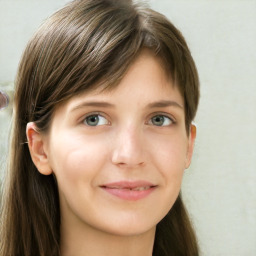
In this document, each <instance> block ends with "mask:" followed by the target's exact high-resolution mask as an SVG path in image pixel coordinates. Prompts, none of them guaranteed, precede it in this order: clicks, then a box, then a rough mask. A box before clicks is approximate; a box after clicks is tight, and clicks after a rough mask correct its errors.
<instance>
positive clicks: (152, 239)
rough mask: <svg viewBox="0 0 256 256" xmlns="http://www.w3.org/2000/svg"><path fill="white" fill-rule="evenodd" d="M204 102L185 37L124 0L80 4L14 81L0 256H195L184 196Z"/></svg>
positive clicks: (54, 21) (38, 39) (55, 22)
mask: <svg viewBox="0 0 256 256" xmlns="http://www.w3.org/2000/svg"><path fill="white" fill-rule="evenodd" d="M198 100H199V82H198V76H197V71H196V67H195V64H194V61H193V59H192V57H191V54H190V51H189V49H188V47H187V44H186V42H185V40H184V38H183V37H182V35H181V33H180V32H179V31H178V30H177V29H176V28H175V27H174V26H173V25H172V24H171V23H170V22H169V21H168V20H167V19H166V18H165V17H164V16H163V15H161V14H159V13H157V12H155V11H153V10H151V9H149V8H147V7H145V6H142V5H139V4H134V3H132V1H126V0H76V1H73V2H71V3H70V4H68V5H67V6H65V7H64V8H63V9H61V10H59V11H58V12H56V13H55V14H54V15H53V16H51V17H50V18H49V19H48V20H47V21H46V22H45V23H44V24H43V25H42V26H41V28H40V29H39V30H38V32H37V33H36V34H35V35H34V37H33V38H32V39H31V41H30V42H29V43H28V45H27V47H26V50H25V52H24V54H23V57H22V60H21V63H20V67H19V71H18V75H17V81H16V94H15V102H14V123H13V130H12V141H11V146H10V147H11V150H10V160H9V166H8V172H7V175H6V179H5V183H4V189H3V199H2V208H1V209H2V210H1V233H0V238H1V244H0V255H3V256H6V255H10V256H11V255H12V256H16V255H19V256H21V255H27V256H31V255H47V256H49V255H53V256H55V255H61V256H72V255H74V256H79V255H86V256H90V255H93V256H99V255H111V256H115V255H118V256H120V255H123V256H129V255H132V256H136V255H138V256H149V255H156V256H159V255H160V256H161V255H166V256H167V255H168V256H170V255H175V256H176V255H184V256H185V255H186V256H190V255H191V256H192V255H193V256H195V255H198V247H197V242H196V238H195V235H194V231H193V228H192V226H191V224H190V221H189V218H188V216H187V213H186V210H185V208H184V205H183V203H182V199H181V196H180V193H179V192H180V187H181V181H182V175H183V172H184V170H185V169H186V168H187V167H188V166H189V165H190V161H191V157H192V153H193V145H194V140H195V136H196V129H195V127H194V126H193V125H192V120H193V118H194V117H195V114H196V110H197V106H198Z"/></svg>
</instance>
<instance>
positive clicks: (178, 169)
mask: <svg viewBox="0 0 256 256" xmlns="http://www.w3.org/2000/svg"><path fill="white" fill-rule="evenodd" d="M184 120H185V116H184V102H183V98H182V97H181V95H180V93H179V91H178V89H177V87H175V86H173V84H172V81H171V80H170V79H169V78H168V77H167V76H166V73H165V71H164V70H163V68H162V66H161V62H160V61H159V59H157V58H156V57H154V56H153V55H152V54H151V53H150V52H148V51H143V52H142V53H141V54H140V56H139V57H138V58H137V59H136V61H135V62H134V63H133V64H132V65H131V67H130V68H129V69H128V72H127V73H126V75H125V76H124V78H123V79H122V81H121V82H120V84H119V85H118V87H117V88H115V89H114V90H113V91H111V92H104V93H102V92H101V93H100V92H97V91H94V92H90V93H86V94H82V95H80V96H77V97H74V98H72V99H71V100H69V101H68V102H67V103H65V104H63V105H62V106H60V107H59V108H57V110H56V112H55V114H54V117H53V119H52V124H51V128H50V131H49V133H48V134H47V135H45V136H44V137H43V146H42V148H43V152H44V158H45V160H44V162H43V164H42V165H44V166H40V161H39V163H37V166H38V165H39V166H38V169H39V171H40V170H42V171H41V172H44V171H46V172H49V173H50V172H53V173H54V174H55V176H56V179H57V182H58V188H59V195H60V207H61V216H62V223H69V224H70V225H74V226H75V225H80V226H81V225H83V226H84V227H90V228H94V229H97V230H101V231H103V232H107V233H111V234H115V235H136V234H140V233H143V232H147V231H150V230H152V231H154V230H155V226H156V224H157V223H158V222H159V221H160V220H161V219H162V218H163V217H164V216H165V215H166V214H167V212H168V211H169V210H170V208H171V207H172V206H173V204H174V202H175V200H176V198H177V196H178V194H179V191H180V187H181V181H182V176H183V172H184V169H185V168H187V167H188V166H189V163H190V159H191V154H192V149H193V141H194V135H193V134H192V135H191V134H190V135H189V136H188V135H187V133H186V129H185V121H184ZM28 137H29V136H28ZM31 148H33V147H31ZM32 151H33V149H32ZM41 162H42V161H41ZM43 170H44V171H43ZM47 170H48V171H47ZM49 173H45V174H49Z"/></svg>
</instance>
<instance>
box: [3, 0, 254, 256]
mask: <svg viewBox="0 0 256 256" xmlns="http://www.w3.org/2000/svg"><path fill="white" fill-rule="evenodd" d="M66 2H67V1H66V0H55V1H51V0H47V1H46V0H44V1H39V0H0V17H1V22H0V88H1V89H6V90H7V91H10V90H12V85H13V81H14V77H15V73H16V69H17V65H18V61H19V58H20V56H21V53H22V50H23V49H24V47H25V44H26V42H27V41H28V39H29V38H30V37H31V35H32V34H33V32H34V31H35V30H36V28H37V27H38V25H39V24H40V23H41V22H42V21H43V20H44V19H45V18H46V17H47V16H48V15H50V14H51V13H52V12H54V11H55V10H56V9H57V8H60V7H61V6H63V4H64V3H66ZM148 2H149V3H150V5H151V6H152V7H153V8H154V9H156V10H158V11H160V12H162V13H164V14H165V15H166V16H167V17H168V18H169V19H170V20H171V21H172V22H173V23H174V24H175V25H176V26H177V27H178V28H179V29H180V30H181V31H182V32H183V34H184V36H185V38H186V39H187V42H188V45H189V47H190V49H191V51H192V55H193V56H194V59H195V61H196V64H197V67H198V71H199V75H200V81H201V102H200V106H199V111H198V115H197V118H196V123H197V126H198V137H197V142H196V148H195V154H194V158H193V163H192V166H191V167H190V168H189V169H188V170H187V171H186V173H185V177H184V182H183V188H182V190H183V197H184V199H185V201H186V204H187V207H188V208H189V212H190V213H191V217H192V220H193V222H194V225H195V227H196V230H197V235H198V239H199V244H200V247H201V251H202V253H201V255H202V256H231V255H232V256H255V255H256V167H255V166H256V114H255V112H256V84H255V83H256V0H240V1H239V0H223V1H221V0H217V1H216V0H215V1H209V0H191V1H189V0H186V1H178V0H151V1H148ZM10 113H11V109H10V108H9V109H5V110H2V111H0V129H1V130H0V139H1V147H0V150H1V152H0V153H1V158H0V160H1V162H2V163H1V169H4V164H3V162H4V159H5V155H6V146H7V137H8V127H9V122H10Z"/></svg>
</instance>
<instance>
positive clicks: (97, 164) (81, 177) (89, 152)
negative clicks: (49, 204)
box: [51, 134, 107, 183]
mask: <svg viewBox="0 0 256 256" xmlns="http://www.w3.org/2000/svg"><path fill="white" fill-rule="evenodd" d="M51 156H52V157H51V160H52V169H53V172H54V173H55V175H56V177H57V180H58V181H62V180H63V181H65V182H69V183H71V182H73V183H78V182H84V181H87V182H89V181H91V180H92V179H93V176H94V175H95V174H96V173H97V172H98V171H99V170H100V169H101V165H103V164H104V159H105V158H106V157H107V156H106V150H104V143H102V142H99V141H97V140H92V138H86V137H84V136H72V135H70V134H69V135H63V136H61V135H60V136H59V138H58V139H57V138H56V139H55V141H54V143H53V144H52V151H51Z"/></svg>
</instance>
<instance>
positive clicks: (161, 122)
mask: <svg viewBox="0 0 256 256" xmlns="http://www.w3.org/2000/svg"><path fill="white" fill-rule="evenodd" d="M172 123H173V120H172V119H171V118H170V117H168V116H164V115H156V116H153V117H152V118H151V120H150V124H153V125H156V126H168V125H171V124H172Z"/></svg>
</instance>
